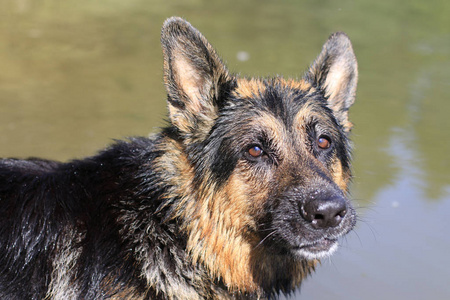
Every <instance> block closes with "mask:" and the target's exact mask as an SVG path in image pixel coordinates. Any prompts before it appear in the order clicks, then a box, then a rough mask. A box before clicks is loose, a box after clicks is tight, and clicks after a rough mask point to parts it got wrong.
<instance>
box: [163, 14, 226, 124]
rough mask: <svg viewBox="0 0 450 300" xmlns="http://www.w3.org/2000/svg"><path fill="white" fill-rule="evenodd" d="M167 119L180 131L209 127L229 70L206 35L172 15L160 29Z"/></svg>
mask: <svg viewBox="0 0 450 300" xmlns="http://www.w3.org/2000/svg"><path fill="white" fill-rule="evenodd" d="M161 44H162V47H163V53H164V83H165V86H166V90H167V93H168V105H169V118H170V121H171V122H172V124H173V125H175V126H176V127H177V128H178V129H179V130H180V131H181V132H183V133H194V132H195V131H196V130H198V129H199V127H203V126H210V125H211V126H212V122H213V121H214V119H215V118H216V117H217V105H218V103H217V102H218V101H219V98H220V95H221V88H222V86H223V85H224V83H225V82H227V80H228V71H227V70H226V68H225V66H224V64H223V63H222V61H221V60H220V58H219V56H218V55H217V54H216V52H215V50H214V49H213V47H212V46H211V45H210V44H209V43H208V41H207V40H206V39H205V37H204V36H203V35H202V34H201V33H200V32H199V31H198V30H197V29H195V28H194V27H192V25H191V24H189V23H188V22H187V21H185V20H183V19H181V18H178V17H172V18H170V19H167V20H166V21H165V22H164V25H163V28H162V32H161Z"/></svg>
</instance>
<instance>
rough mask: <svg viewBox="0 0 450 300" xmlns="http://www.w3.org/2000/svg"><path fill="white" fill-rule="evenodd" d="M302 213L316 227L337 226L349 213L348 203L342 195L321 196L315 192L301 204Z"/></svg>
mask: <svg viewBox="0 0 450 300" xmlns="http://www.w3.org/2000/svg"><path fill="white" fill-rule="evenodd" d="M300 213H301V215H302V217H303V218H304V219H305V220H306V221H308V222H310V223H311V225H312V226H313V227H314V228H316V229H326V228H330V227H336V226H338V225H339V224H340V223H341V221H342V219H343V218H344V217H345V215H346V214H347V203H346V201H345V198H344V197H343V196H340V195H332V196H321V195H320V193H318V194H317V193H315V194H314V196H312V197H310V199H309V201H306V203H304V204H303V205H302V206H301V208H300Z"/></svg>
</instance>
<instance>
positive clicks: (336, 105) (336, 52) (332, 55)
mask: <svg viewBox="0 0 450 300" xmlns="http://www.w3.org/2000/svg"><path fill="white" fill-rule="evenodd" d="M306 76H307V79H308V80H309V81H310V82H312V83H313V84H315V85H316V86H317V87H318V88H319V89H321V90H322V91H323V93H324V95H325V96H326V97H327V99H328V106H329V107H330V108H331V109H332V110H333V112H334V115H335V116H336V118H337V119H338V121H339V122H340V123H341V124H342V126H344V129H345V130H346V131H350V129H351V127H352V124H351V123H350V121H349V120H348V109H349V108H350V106H351V105H352V104H353V102H354V101H355V94H356V85H357V82H358V64H357V62H356V57H355V54H354V52H353V48H352V44H351V42H350V39H349V38H348V36H347V35H346V34H345V33H343V32H337V33H334V34H332V35H331V36H330V38H329V39H328V41H327V42H326V43H325V44H324V45H323V48H322V52H321V53H320V54H319V56H318V57H317V58H316V60H315V61H314V63H313V64H312V65H311V67H310V69H309V71H308V73H307V75H306Z"/></svg>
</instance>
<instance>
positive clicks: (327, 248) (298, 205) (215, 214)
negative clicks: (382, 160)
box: [162, 18, 357, 285]
mask: <svg viewBox="0 0 450 300" xmlns="http://www.w3.org/2000/svg"><path fill="white" fill-rule="evenodd" d="M162 44H163V50H164V64H165V65H164V66H165V83H166V88H167V91H168V103H169V117H170V121H171V123H172V125H173V127H174V128H176V131H177V132H178V134H179V140H180V143H179V145H178V148H179V149H181V150H180V152H182V153H183V154H182V156H183V159H181V160H180V161H183V164H184V166H183V167H179V169H184V170H185V171H184V172H190V173H191V175H190V176H188V177H189V178H190V179H189V183H188V184H186V185H185V187H184V189H186V186H187V185H189V186H193V187H192V188H191V189H190V190H189V192H186V193H189V194H192V193H196V195H197V197H196V198H195V200H192V199H190V200H186V201H195V203H186V204H185V205H184V206H183V212H181V213H179V215H181V216H183V217H184V219H186V220H187V221H186V224H187V225H185V226H186V230H187V232H188V234H189V242H190V243H191V246H190V249H191V251H192V252H193V253H194V256H195V257H200V259H201V258H202V257H203V259H204V260H208V258H205V257H206V256H207V254H208V253H210V254H211V255H214V257H215V258H214V260H213V262H211V266H210V268H212V269H214V268H216V269H215V271H214V272H216V273H219V275H221V276H222V277H224V278H225V281H227V280H226V277H227V275H226V273H227V272H228V273H230V272H231V273H232V271H230V270H222V269H221V267H215V266H214V262H217V261H220V257H222V256H223V259H222V260H223V261H228V260H233V258H232V256H233V255H236V253H235V252H236V251H234V250H232V249H228V246H227V245H228V244H230V245H231V246H229V247H240V249H239V251H240V252H239V253H241V254H239V255H241V256H245V255H247V256H252V255H253V256H254V255H255V254H254V253H256V252H257V253H261V252H264V253H269V254H270V255H273V256H286V257H290V258H293V259H294V260H298V261H302V260H305V259H306V260H314V259H318V258H322V257H325V256H327V255H330V254H331V253H332V252H333V251H334V250H335V249H336V248H337V238H338V237H340V236H342V235H344V234H345V233H347V232H348V231H349V230H351V228H352V227H353V226H354V223H355V213H354V210H353V208H352V206H351V204H350V202H349V201H348V199H347V197H346V191H347V185H348V182H349V179H350V146H349V141H348V137H347V136H348V132H349V130H350V128H351V123H350V122H349V121H348V113H347V112H348V109H349V107H350V106H351V105H352V103H353V101H354V95H355V89H356V81H357V65H356V59H355V56H354V54H353V50H352V47H351V44H350V41H349V40H348V38H347V37H346V36H345V34H342V33H337V34H334V35H333V36H331V37H330V39H329V40H328V41H327V42H326V44H325V45H324V47H323V50H322V53H321V54H320V55H319V56H318V58H317V59H316V61H315V62H314V63H313V65H312V66H311V67H310V69H309V71H308V72H307V73H306V75H305V76H304V77H303V79H301V80H299V81H295V80H285V79H283V78H273V79H266V80H264V79H245V78H238V77H235V76H232V75H230V74H229V73H228V71H227V70H226V68H225V66H224V65H223V63H222V62H221V60H220V59H219V57H218V56H217V54H216V53H215V51H214V49H213V48H212V47H211V45H210V44H209V43H208V42H207V41H206V39H205V38H204V37H203V36H202V35H201V34H200V33H199V32H198V31H197V30H196V29H194V28H193V27H192V26H191V25H190V24H189V23H187V22H186V21H184V20H181V19H178V18H172V19H169V20H168V21H166V23H165V25H164V27H163V32H162ZM180 164H181V163H180ZM186 170H188V171H186ZM185 198H186V199H188V198H189V196H187V195H186V197H185ZM186 207H188V208H189V207H190V208H191V209H186ZM187 211H189V212H187ZM236 236H237V237H238V238H237V240H239V241H236ZM189 242H188V244H189ZM188 247H189V245H188ZM247 252H248V253H247ZM242 253H246V254H245V255H243V254H242ZM247 259H248V257H247ZM259 263H261V264H264V260H263V259H261V260H260V262H259ZM224 264H225V265H226V263H224ZM233 268H236V266H234V267H233V266H231V267H230V269H233ZM250 268H252V267H251V266H250ZM253 268H254V267H253ZM224 273H225V275H224ZM236 276H237V275H236ZM229 277H230V278H231V277H233V275H229ZM233 280H234V279H230V280H229V281H233ZM234 281H236V280H234ZM236 285H237V284H236Z"/></svg>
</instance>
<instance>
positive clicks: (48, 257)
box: [0, 18, 357, 299]
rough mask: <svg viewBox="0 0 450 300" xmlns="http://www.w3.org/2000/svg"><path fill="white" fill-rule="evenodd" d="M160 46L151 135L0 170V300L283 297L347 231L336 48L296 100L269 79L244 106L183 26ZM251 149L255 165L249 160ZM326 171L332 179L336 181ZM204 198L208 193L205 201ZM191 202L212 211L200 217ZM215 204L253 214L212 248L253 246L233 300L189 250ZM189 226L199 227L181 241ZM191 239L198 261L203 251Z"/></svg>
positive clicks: (344, 98)
mask: <svg viewBox="0 0 450 300" xmlns="http://www.w3.org/2000/svg"><path fill="white" fill-rule="evenodd" d="M162 44H163V51H164V55H165V57H164V58H165V65H164V70H165V83H166V88H167V91H168V104H169V118H170V123H169V124H168V126H167V127H166V128H164V129H163V130H162V131H161V133H159V134H157V135H155V136H153V137H151V138H143V137H142V138H132V139H129V140H128V141H117V142H116V143H115V144H114V145H112V146H111V147H109V148H108V149H106V150H104V151H102V152H101V153H99V154H98V155H96V156H93V157H89V158H86V159H83V160H74V161H70V162H67V163H60V162H55V161H48V160H42V159H36V158H32V159H28V160H19V159H3V160H0V298H1V299H44V298H45V299H61V298H64V299H111V298H115V299H195V298H198V299H202V298H205V299H213V298H220V297H223V298H235V299H236V298H259V297H269V296H272V295H277V294H279V293H280V292H284V293H289V292H291V291H292V290H293V289H295V288H296V287H297V286H298V284H299V283H300V281H301V279H302V278H303V277H304V276H307V275H308V274H309V272H310V271H311V270H312V269H313V268H314V263H313V262H311V261H314V260H315V259H317V258H320V257H321V256H320V255H322V254H318V255H317V257H315V256H314V255H315V254H314V253H313V252H314V251H316V252H320V251H319V250H317V249H316V248H319V247H324V248H326V247H325V246H326V245H325V244H324V243H326V242H324V240H326V241H328V240H330V241H331V240H332V241H334V240H335V239H337V237H340V236H342V235H343V234H345V233H346V232H348V231H349V230H350V229H351V228H352V227H353V225H354V221H355V215H354V211H353V209H352V208H351V204H350V203H349V201H348V199H347V198H346V196H345V193H346V190H345V189H346V188H345V187H343V186H339V184H342V183H339V182H335V180H336V179H335V178H334V177H333V176H337V177H336V178H340V177H339V176H347V177H349V176H350V147H349V141H348V131H349V125H348V124H349V122H348V118H347V110H348V108H349V106H350V105H351V104H352V103H353V100H354V92H355V90H354V89H355V87H356V76H357V70H356V61H355V59H354V55H353V51H352V50H351V45H350V44H349V41H348V38H346V36H344V35H343V34H342V33H341V34H337V35H334V36H332V37H331V38H330V40H329V42H327V43H326V45H325V46H324V49H323V51H322V53H321V55H320V56H319V57H318V59H317V60H316V62H315V63H314V64H313V65H312V67H311V69H310V71H309V72H308V73H307V74H306V75H305V77H304V78H305V85H304V86H305V87H304V88H299V87H297V86H295V85H289V84H286V82H285V81H284V80H283V79H282V78H275V79H267V80H261V82H260V84H259V85H257V87H258V90H257V91H254V92H253V94H252V95H251V96H249V95H248V93H247V94H246V92H241V91H243V90H245V88H243V87H242V83H240V82H239V81H238V78H237V77H235V76H233V75H230V74H229V73H228V71H227V70H226V68H225V66H224V65H223V64H222V62H221V60H220V59H219V58H218V56H217V54H216V53H215V51H214V49H213V48H212V47H211V45H209V43H208V42H207V41H206V39H205V38H204V37H203V36H202V35H201V34H200V33H199V32H198V31H197V30H196V29H195V28H193V27H192V26H191V25H190V24H189V23H187V22H186V21H184V20H181V19H178V18H171V19H169V20H168V21H166V23H165V25H164V27H163V31H162ZM350 52H351V53H350ZM336 62H337V63H336ZM336 65H337V66H338V67H339V66H342V65H345V69H346V70H342V69H339V68H337V69H336V68H333V66H336ZM347 69H348V70H350V71H348V70H347ZM333 72H334V73H336V72H343V73H345V74H347V75H348V74H350V75H348V76H341V78H344V80H343V81H339V83H338V84H337V85H332V84H331V83H330V82H329V80H327V78H328V77H327V76H330V74H332V73H333ZM192 74H195V75H194V76H193V75H192ZM245 84H249V83H244V85H245ZM336 95H337V96H336ZM311 103H312V104H314V111H312V112H311V117H310V118H306V119H305V120H304V121H302V123H301V124H300V125H301V128H298V126H299V124H298V122H299V121H298V120H297V119H296V118H298V115H299V114H300V113H301V112H302V110H304V109H305V107H307V106H308V105H309V104H311ZM307 113H308V111H307ZM264 115H268V116H271V117H270V118H272V117H273V118H274V119H275V120H277V122H278V121H279V122H280V124H282V125H280V126H281V127H283V128H280V130H279V132H278V133H277V134H278V136H277V134H274V133H273V130H272V131H271V130H270V127H266V125H267V124H265V122H261V123H260V124H258V126H255V125H254V124H253V123H252V122H253V120H255V118H258V117H261V116H264ZM318 115H320V118H319V117H317V116H318ZM296 126H297V127H296ZM272 129H273V128H272ZM299 131H302V132H303V133H304V136H303V135H299V134H298V132H299ZM321 136H325V137H326V138H329V139H330V140H331V141H332V146H331V147H330V148H329V149H320V148H318V146H317V139H318V138H319V137H321ZM280 141H281V143H280ZM254 146H258V147H260V148H262V149H263V150H264V152H263V155H261V156H260V157H253V156H251V155H249V149H250V148H251V147H254ZM283 147H284V148H283ZM280 148H283V149H281V150H280ZM336 161H338V162H339V163H336ZM293 162H295V163H293ZM336 165H338V166H341V167H342V169H340V170H337V171H336V170H335V168H336ZM191 173H192V174H191ZM236 174H237V175H241V176H244V175H245V176H247V177H248V178H249V180H248V182H245V183H244V182H243V183H242V184H249V182H251V181H252V180H254V181H255V182H257V184H259V185H261V187H262V188H261V190H257V191H256V192H255V191H248V193H249V194H248V198H247V199H246V200H239V199H234V198H227V197H228V195H227V194H224V189H225V190H226V189H227V188H228V189H229V188H236V189H239V187H238V186H233V185H232V184H230V178H232V176H233V175H236ZM336 174H337V175H336ZM347 177H345V179H344V180H343V182H344V181H345V182H346V181H348V178H347ZM186 190H187V191H189V193H190V194H188V195H186ZM211 191H212V192H211ZM208 193H216V194H214V197H212V198H208V197H209V196H208ZM259 193H261V195H265V194H264V193H267V195H265V196H264V197H265V201H264V202H261V203H260V204H258V205H259V206H257V207H253V206H252V205H256V204H253V202H256V200H254V199H259V198H258V197H259V195H258V194H259ZM216 197H217V198H220V197H222V198H220V199H221V200H216ZM211 199H212V200H211ZM202 201H205V203H208V202H207V201H211V203H208V205H205V206H200V205H201V204H202ZM213 201H223V203H222V204H221V205H223V206H224V207H227V205H229V204H230V202H232V201H243V202H244V203H237V204H239V205H240V206H242V207H247V206H249V207H251V209H252V210H251V211H252V213H254V215H251V216H248V215H246V214H248V213H249V212H248V211H243V212H236V211H234V212H233V213H234V214H235V215H231V216H229V217H230V218H236V219H239V218H244V219H245V218H248V217H251V218H253V221H254V222H253V223H254V224H253V223H251V224H250V223H249V224H244V225H243V226H242V227H239V228H232V230H231V229H230V230H228V231H226V232H227V234H229V235H230V236H220V237H219V238H220V239H221V240H220V241H222V240H227V239H228V238H230V243H231V240H232V238H234V237H235V236H234V235H233V234H234V232H237V233H239V234H240V232H241V231H242V232H243V233H242V236H239V237H240V238H242V240H243V241H244V242H243V244H242V247H243V249H244V248H245V247H246V246H247V245H248V244H249V245H251V247H252V248H251V249H250V254H249V257H248V260H249V262H248V266H250V274H249V275H247V276H249V278H248V281H249V282H250V281H251V282H252V283H251V284H247V282H244V283H242V287H241V286H239V285H238V284H236V283H235V282H233V280H231V279H229V278H226V275H227V274H226V273H224V274H222V276H221V274H216V273H215V272H216V271H214V270H213V268H212V267H211V262H213V263H214V262H215V260H214V259H216V258H217V259H219V258H218V257H220V254H219V253H215V254H213V255H212V258H211V257H206V258H205V257H201V258H199V259H194V258H192V256H193V255H194V253H195V246H196V245H189V239H193V238H195V237H198V236H201V234H205V233H204V232H210V231H199V233H198V234H197V233H196V232H193V230H194V229H195V230H200V229H199V228H198V227H199V226H201V225H202V224H203V223H196V222H198V220H199V219H201V218H202V217H205V218H206V219H208V218H211V219H210V220H209V221H205V222H207V224H209V225H210V226H213V227H214V228H215V229H214V230H213V232H215V231H219V229H218V228H219V227H220V226H222V223H220V224H218V223H215V222H219V221H217V220H216V219H217V218H219V217H220V215H219V216H218V215H215V216H214V212H213V211H212V208H211V207H213V206H214V205H213V204H214V202H213ZM258 201H260V200H258ZM317 201H323V202H326V201H328V202H327V203H332V205H335V204H333V203H337V204H336V205H338V204H342V205H344V207H345V211H343V212H342V219H343V220H342V222H340V223H339V225H333V226H331V225H330V226H328V225H327V226H325V225H321V224H322V223H323V222H322V223H320V222H321V221H320V220H314V221H311V219H309V218H310V217H309V216H306V213H305V210H306V209H308V208H309V207H310V206H311V205H313V204H314V203H316V202H317ZM247 202H248V203H250V204H248V203H247ZM343 203H344V204H343ZM196 205H198V206H196ZM327 205H328V204H327ZM330 205H331V204H330ZM192 207H194V208H192ZM205 207H207V209H211V210H210V211H208V210H206V208H205ZM305 207H306V208H305ZM314 209H315V208H314ZM318 209H321V207H319V208H318ZM205 210H206V211H205ZM249 210H250V208H249ZM221 213H224V214H225V213H228V212H221ZM201 214H205V215H203V216H202V215H201ZM240 214H243V216H241V215H240ZM214 218H216V219H214ZM208 222H211V223H208ZM230 222H231V221H230ZM192 224H200V225H198V226H197V225H196V226H197V227H195V228H194V229H192V228H190V227H189V226H191V225H192ZM224 224H225V223H224ZM255 224H256V225H255ZM317 224H319V225H317ZM224 226H225V225H224ZM227 226H228V225H227ZM252 226H256V228H254V227H252ZM319 227H320V228H319ZM230 232H231V233H230ZM237 233H236V234H237ZM201 237H202V238H200V240H199V241H198V243H199V244H200V245H201V246H202V247H204V249H203V250H202V251H200V256H201V255H204V253H206V252H207V250H205V249H209V248H208V247H209V246H211V245H208V244H207V243H208V241H209V240H208V237H205V236H201ZM255 239H259V240H256V241H255ZM227 241H228V240H227ZM215 242H217V241H215ZM202 243H206V244H202ZM330 243H331V242H330ZM324 245H325V246H324ZM308 247H309V248H308ZM303 248H308V249H310V250H307V251H306V250H305V251H306V252H305V251H304V252H302V251H303V250H302V249H303ZM208 251H209V250H208ZM218 251H219V250H218ZM308 251H309V252H308ZM326 251H328V250H326ZM326 251H325V250H324V252H326ZM302 253H303V254H302ZM304 253H307V254H304ZM311 253H313V254H311ZM232 259H236V257H232ZM208 263H209V265H208ZM233 266H234V265H233ZM229 271H230V272H232V273H233V272H234V271H236V270H229ZM239 271H240V270H239ZM299 273H301V274H299ZM239 284H241V283H239ZM255 285H256V286H255Z"/></svg>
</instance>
